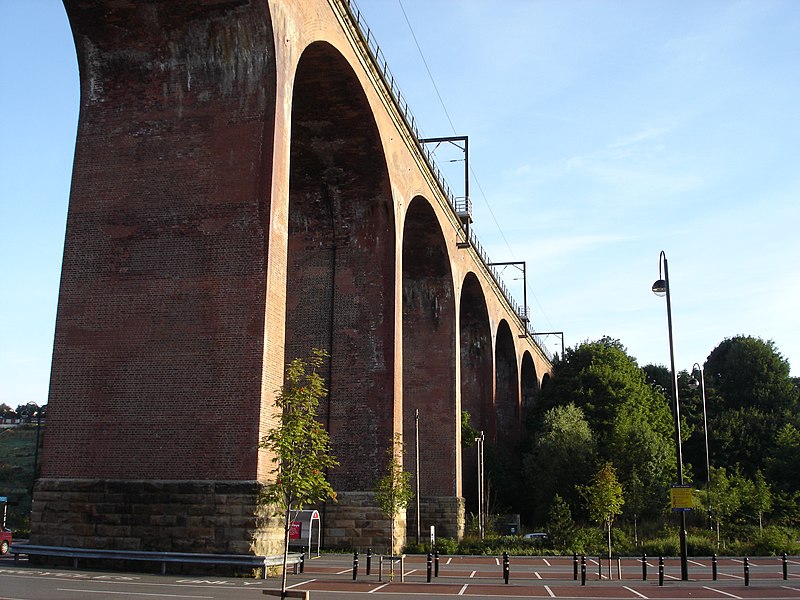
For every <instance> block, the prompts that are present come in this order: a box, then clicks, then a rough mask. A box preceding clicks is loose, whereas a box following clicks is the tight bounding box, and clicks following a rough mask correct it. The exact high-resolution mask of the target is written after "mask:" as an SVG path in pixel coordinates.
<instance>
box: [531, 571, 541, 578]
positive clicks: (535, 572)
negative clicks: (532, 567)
mask: <svg viewBox="0 0 800 600" xmlns="http://www.w3.org/2000/svg"><path fill="white" fill-rule="evenodd" d="M533 574H534V575H536V579H541V578H542V576H541V575H539V571H534V572H533Z"/></svg>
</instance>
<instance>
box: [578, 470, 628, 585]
mask: <svg viewBox="0 0 800 600" xmlns="http://www.w3.org/2000/svg"><path fill="white" fill-rule="evenodd" d="M580 491H581V494H582V495H583V497H584V498H585V499H586V507H587V509H588V511H589V518H590V519H592V520H593V521H595V522H597V523H602V524H603V528H604V529H605V531H606V532H607V533H608V573H609V577H608V578H609V579H611V525H612V523H613V522H614V517H616V516H617V515H620V514H622V506H623V505H624V504H625V499H624V497H623V494H622V484H621V483H620V482H619V480H618V479H617V472H616V470H615V469H614V466H613V465H612V464H611V463H609V462H607V463H605V464H603V466H602V467H600V470H599V471H597V473H595V476H594V479H593V480H592V483H591V484H590V485H587V486H581V488H580Z"/></svg>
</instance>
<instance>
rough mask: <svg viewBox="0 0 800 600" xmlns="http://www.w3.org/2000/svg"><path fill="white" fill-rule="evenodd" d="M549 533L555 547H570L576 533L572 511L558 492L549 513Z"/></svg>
mask: <svg viewBox="0 0 800 600" xmlns="http://www.w3.org/2000/svg"><path fill="white" fill-rule="evenodd" d="M547 535H548V536H549V537H550V542H551V543H552V544H553V547H554V548H568V547H569V545H570V544H572V540H573V537H574V535H575V521H573V520H572V511H571V510H570V509H569V504H567V503H566V502H565V501H564V499H563V498H562V497H561V496H559V495H558V494H556V495H555V496H554V497H553V503H552V504H551V505H550V512H549V513H548V515H547Z"/></svg>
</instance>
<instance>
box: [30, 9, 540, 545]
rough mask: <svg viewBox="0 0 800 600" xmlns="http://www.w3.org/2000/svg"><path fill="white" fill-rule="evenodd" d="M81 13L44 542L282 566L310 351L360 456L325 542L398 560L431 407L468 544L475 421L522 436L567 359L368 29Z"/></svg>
mask: <svg viewBox="0 0 800 600" xmlns="http://www.w3.org/2000/svg"><path fill="white" fill-rule="evenodd" d="M65 5H66V9H67V13H68V16H69V20H70V23H71V27H72V31H73V35H74V39H75V45H76V49H77V54H78V60H79V68H80V85H81V104H80V118H79V124H78V135H77V144H76V149H75V160H74V169H73V179H72V189H71V196H70V204H69V213H68V220H67V232H66V243H65V249H64V259H63V267H62V279H61V287H60V295H59V302H58V316H57V323H56V334H55V343H54V351H53V363H52V375H51V383H50V399H49V411H48V427H47V429H48V431H47V439H46V445H45V449H44V453H43V464H42V471H41V478H40V479H39V481H38V482H37V485H36V489H35V493H34V508H33V513H32V541H33V542H34V543H40V544H53V545H79V546H86V547H111V548H121V549H142V550H173V551H198V552H243V553H247V552H255V553H263V552H270V551H274V549H275V544H276V539H277V538H278V537H279V536H280V535H281V534H280V531H279V530H278V528H277V527H276V526H275V522H274V521H273V520H272V518H271V517H270V515H269V514H268V513H266V512H265V511H264V510H263V509H261V508H259V507H258V503H257V498H258V491H259V489H260V486H261V485H263V483H264V482H266V481H268V480H269V477H270V470H271V468H272V463H271V460H270V457H268V456H266V455H265V453H264V452H263V451H260V450H259V449H258V443H259V440H260V438H261V436H263V435H264V433H265V432H266V431H267V430H268V429H269V428H270V427H271V426H273V425H274V424H275V422H276V421H275V418H276V414H275V411H274V408H273V398H274V394H275V391H276V390H277V389H278V388H279V387H280V385H281V383H282V374H283V366H284V364H285V363H286V362H288V361H289V360H290V359H291V358H293V357H296V356H305V355H307V353H308V350H309V349H310V348H311V347H320V348H324V349H327V350H328V351H329V353H330V355H331V359H330V364H329V365H328V372H327V373H325V376H326V379H327V381H328V386H329V388H330V394H329V396H330V398H329V400H328V401H327V402H326V403H325V405H324V406H323V413H324V414H322V415H321V419H322V421H323V422H325V423H326V425H327V427H328V428H329V431H330V434H331V437H332V441H333V446H334V453H335V455H336V456H337V457H338V458H339V460H340V462H341V466H339V467H338V468H336V469H334V470H333V471H332V472H331V474H330V479H331V481H332V483H333V486H334V488H335V489H336V490H337V492H338V496H339V501H338V502H337V503H329V504H328V505H327V506H326V507H325V513H324V517H323V519H324V528H325V536H326V537H325V540H326V543H327V544H328V545H354V546H366V545H373V546H374V547H378V548H380V547H381V546H384V547H385V546H386V543H387V540H388V536H387V534H388V525H387V522H386V519H385V518H383V517H382V516H381V515H380V514H379V513H378V511H377V510H376V509H375V507H374V506H372V503H371V494H370V490H371V489H373V488H374V485H375V483H376V482H377V480H378V478H379V477H380V475H381V472H382V469H383V467H384V463H385V460H384V457H385V451H386V449H387V447H388V445H389V443H390V440H391V438H392V436H393V435H394V434H397V433H399V434H402V435H403V436H404V438H405V440H406V442H410V443H407V444H406V449H407V453H406V456H405V460H406V463H407V465H408V464H411V465H414V463H415V456H414V444H413V440H414V437H413V436H414V411H415V409H419V411H420V414H421V423H422V426H421V428H420V436H421V441H420V445H421V448H422V450H421V451H420V463H421V475H420V487H421V504H422V522H423V523H422V524H423V526H424V527H427V526H428V525H429V524H435V525H437V531H438V533H439V534H440V535H448V536H458V535H460V534H461V533H463V527H464V513H465V504H466V505H468V506H471V505H472V504H474V503H475V501H476V500H475V497H476V492H475V488H476V485H475V476H474V475H473V473H474V469H475V457H474V453H475V451H474V449H472V450H469V451H464V452H462V449H461V444H460V437H461V431H460V413H461V411H462V410H466V411H469V412H470V413H471V414H472V416H473V424H474V425H475V426H476V427H477V428H479V429H484V430H485V431H486V432H487V437H488V438H489V439H490V440H496V441H497V443H498V444H500V445H502V444H503V443H506V444H508V443H510V442H511V441H513V440H514V437H515V436H516V435H518V432H519V428H520V421H521V413H522V408H523V407H524V405H525V403H526V402H527V401H530V399H531V398H532V397H533V395H534V394H535V393H536V391H537V390H538V389H539V387H540V386H541V384H542V381H543V379H545V378H547V377H548V376H549V375H548V374H549V372H550V369H551V364H550V361H549V359H548V357H547V355H546V354H545V353H544V352H543V350H542V349H541V347H540V345H539V344H537V340H536V338H535V337H534V336H532V335H531V334H530V333H529V326H528V323H527V321H526V320H525V319H524V318H522V317H521V316H520V313H521V312H522V311H520V310H519V308H518V307H517V306H516V305H515V304H514V303H513V301H511V300H509V296H508V294H507V293H505V291H504V289H503V287H502V285H501V284H499V283H498V280H497V277H496V274H495V273H494V272H493V270H492V268H491V267H489V266H487V263H486V258H485V256H484V255H483V253H482V251H481V250H480V247H479V246H478V245H477V242H476V240H474V237H473V236H471V235H470V233H469V225H468V220H467V219H466V218H465V215H464V214H460V213H459V212H458V211H457V210H456V209H455V208H454V206H455V205H454V203H453V200H452V194H449V193H448V192H447V190H446V189H445V188H444V187H443V186H442V184H441V183H439V178H438V177H437V175H436V169H435V167H432V166H431V161H430V157H429V156H428V155H427V153H426V150H425V146H424V144H422V143H420V141H419V139H418V135H417V133H416V131H415V128H414V127H413V123H412V122H411V120H410V117H409V115H408V114H407V113H406V112H405V107H404V106H403V103H402V101H401V100H400V99H399V95H398V94H397V92H396V91H393V85H392V84H391V81H389V79H388V77H387V75H386V73H387V71H386V70H385V68H384V67H385V65H383V64H382V61H381V60H380V59H376V58H375V56H379V54H376V53H375V52H374V47H373V50H370V49H369V48H370V46H371V45H372V40H371V39H368V36H367V34H366V33H365V31H366V28H365V27H364V26H363V24H361V23H360V21H361V19H360V17H359V16H358V12H357V8H355V7H354V6H350V5H349V3H348V2H347V0H206V1H203V2H200V1H196V2H168V1H163V2H161V1H146V2H126V1H120V0H102V1H100V0H92V1H88V0H65ZM409 461H410V463H409ZM407 469H408V470H412V469H411V468H409V467H408V466H407ZM473 510H474V509H473ZM411 512H412V511H409V519H411V517H412V515H411Z"/></svg>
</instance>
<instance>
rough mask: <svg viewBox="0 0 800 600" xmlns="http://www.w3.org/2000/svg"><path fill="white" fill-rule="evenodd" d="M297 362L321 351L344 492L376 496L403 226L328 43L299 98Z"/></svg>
mask: <svg viewBox="0 0 800 600" xmlns="http://www.w3.org/2000/svg"><path fill="white" fill-rule="evenodd" d="M291 129H292V142H291V156H290V182H289V232H288V255H287V285H286V302H287V310H286V346H285V348H286V361H287V362H288V361H289V360H291V359H292V358H294V357H296V356H306V355H307V354H308V351H309V349H310V348H313V347H317V348H323V349H325V350H327V351H328V352H329V353H330V355H331V358H330V361H329V364H328V368H327V372H325V373H323V375H324V376H325V378H326V381H327V385H328V389H329V391H330V392H329V401H328V402H327V404H326V405H325V406H323V407H322V408H323V411H322V419H323V421H324V422H325V423H326V424H327V426H328V427H329V431H330V434H331V441H332V444H333V452H334V454H335V455H336V456H337V457H338V458H339V461H340V463H341V464H340V466H339V467H338V468H336V469H333V470H332V472H331V483H332V485H333V486H334V488H335V489H336V490H337V491H339V492H344V491H354V490H364V489H372V488H373V487H374V484H375V482H376V481H377V479H378V478H379V475H380V466H381V464H380V463H381V461H382V460H383V458H384V449H385V448H386V447H387V445H388V440H389V439H390V438H391V434H392V418H393V404H394V398H393V385H392V377H393V369H392V367H393V364H394V350H393V339H394V325H393V314H394V276H393V270H394V262H395V256H394V247H395V242H394V220H393V212H392V197H391V191H390V188H389V182H388V171H387V167H386V160H385V158H384V156H383V152H382V149H381V144H380V139H379V136H378V130H377V127H376V124H375V120H374V117H373V116H372V113H371V111H370V108H369V105H368V104H367V101H366V96H365V94H364V92H363V90H362V89H361V86H360V84H359V82H358V79H357V78H356V77H355V74H354V73H353V71H352V69H351V67H350V65H349V64H348V62H347V61H346V60H345V59H344V58H343V57H342V56H341V54H339V52H338V51H337V50H335V49H334V48H333V47H332V46H330V45H328V44H326V43H322V42H318V43H315V44H312V45H311V46H310V47H309V48H307V49H306V51H305V52H304V54H303V56H302V57H301V59H300V61H299V64H298V68H297V73H296V77H295V84H294V95H293V101H292V127H291Z"/></svg>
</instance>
